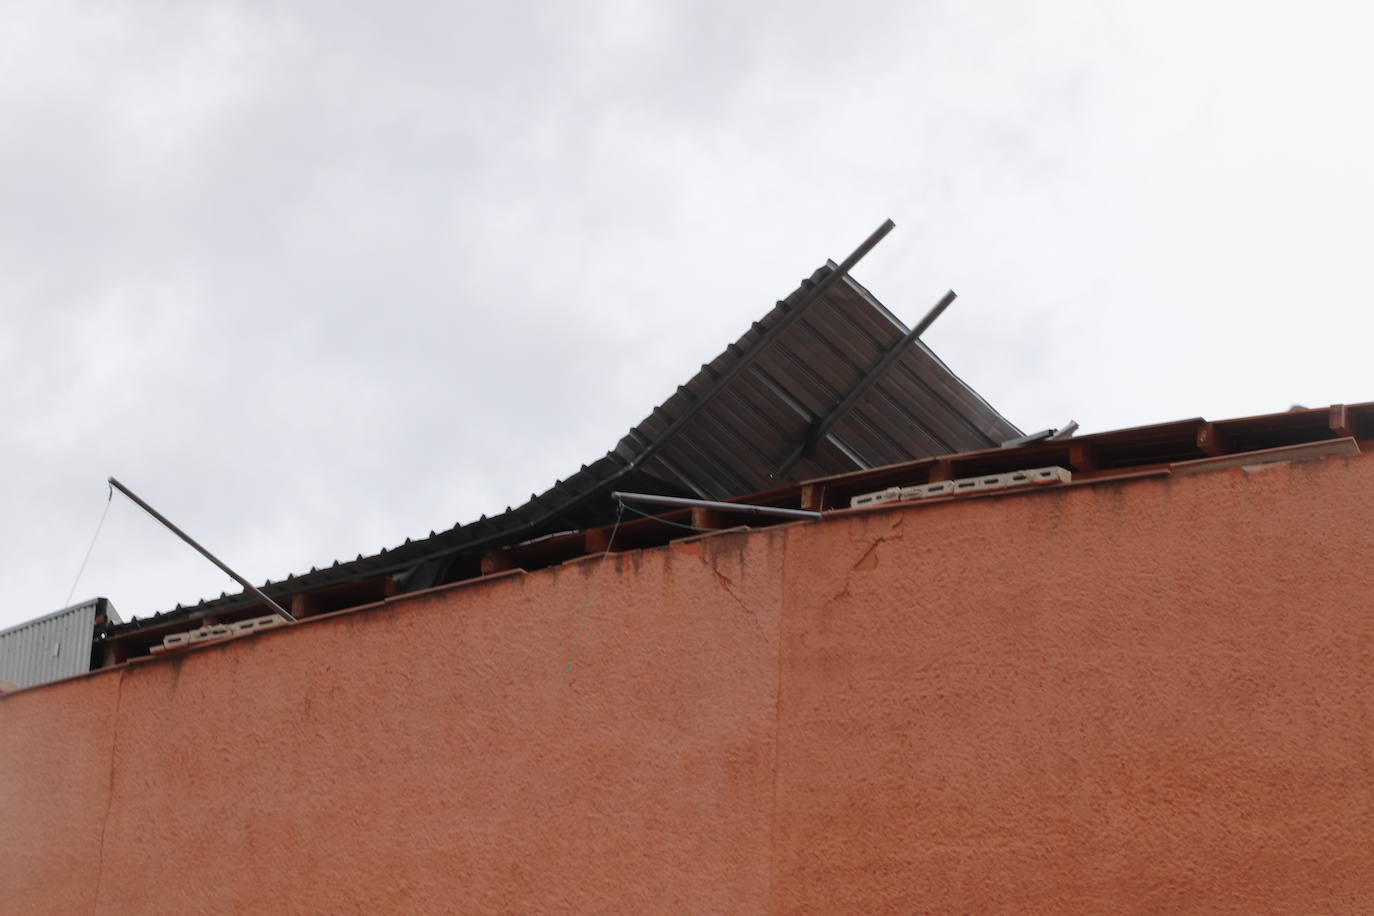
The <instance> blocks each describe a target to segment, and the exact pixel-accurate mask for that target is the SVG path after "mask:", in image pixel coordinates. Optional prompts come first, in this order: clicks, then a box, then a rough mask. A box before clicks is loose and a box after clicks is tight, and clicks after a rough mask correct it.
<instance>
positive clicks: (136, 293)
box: [0, 2, 1374, 626]
mask: <svg viewBox="0 0 1374 916" xmlns="http://www.w3.org/2000/svg"><path fill="white" fill-rule="evenodd" d="M1289 10H1290V8H1289V7H1284V6H1278V5H1274V6H1269V5H1264V4H1253V3H1247V4H1244V5H1240V4H1235V5H1231V4H1219V5H1214V6H1208V7H1205V8H1199V7H1197V6H1196V5H1192V4H1187V5H1185V4H1150V5H1139V4H1125V3H1122V4H1115V5H1108V6H1103V5H1100V4H1019V3H1018V4H1013V3H1005V4H974V5H970V4H956V3H927V4H893V3H888V4H868V5H859V6H854V5H852V4H846V5H843V6H841V5H833V4H831V5H827V4H819V3H817V4H804V5H801V6H798V5H797V4H781V3H758V4H728V3H693V4H687V3H659V4H647V3H634V2H621V3H610V4H605V3H601V4H585V5H577V4H553V3H533V2H530V3H517V4H500V5H495V6H493V5H486V6H480V5H456V4H424V3H411V4H399V5H398V4H392V5H388V6H387V7H385V8H382V7H379V6H376V5H366V4H347V3H345V4H323V3H319V4H313V5H312V4H295V5H291V6H290V7H289V8H281V7H279V6H277V5H267V4H247V3H245V4H233V3H220V4H191V5H187V4H171V3H155V2H147V3H133V2H128V3H105V4H78V3H72V4H61V3H52V2H45V3H41V4H39V3H33V4H28V5H21V6H20V7H18V8H17V9H13V10H11V11H10V12H9V13H8V15H7V27H6V29H5V30H3V31H0V116H3V123H4V124H5V125H6V132H5V133H6V139H5V141H4V142H0V199H3V200H4V201H5V203H6V207H5V218H4V219H3V220H0V316H2V317H3V319H4V333H3V335H0V361H2V362H0V366H3V368H0V404H3V407H4V409H5V410H4V415H5V417H6V419H7V423H6V424H5V427H4V432H3V434H0V435H3V442H0V454H3V455H4V465H3V467H4V470H5V474H4V475H3V477H4V481H5V482H4V484H3V487H4V502H3V506H4V509H5V518H6V523H5V524H4V526H3V528H0V532H3V534H0V549H2V550H3V555H4V563H3V564H0V598H2V599H3V600H0V626H2V625H6V624H9V623H13V622H16V621H18V620H21V619H23V618H25V617H29V616H32V615H35V614H38V613H42V612H44V611H47V610H51V609H53V608H55V607H57V606H58V604H59V603H60V601H61V599H62V598H63V597H64V596H65V594H66V592H67V589H68V587H69V586H70V584H71V577H72V575H73V574H74V573H75V570H76V565H77V563H78V562H79V561H80V558H81V554H82V552H83V551H84V550H85V546H86V540H87V538H88V537H89V536H90V532H91V529H92V527H93V526H94V524H95V521H96V519H97V518H98V516H99V513H100V510H101V508H102V501H103V500H104V498H105V489H104V483H103V481H104V478H105V476H107V475H108V474H111V473H113V474H115V475H117V476H120V477H121V479H124V480H125V482H126V483H128V484H130V485H131V486H133V487H134V488H135V489H137V490H139V491H140V492H142V493H143V495H145V496H146V497H147V498H148V499H149V500H150V501H152V502H153V503H154V504H155V505H158V506H159V507H160V508H162V509H163V510H164V511H165V512H166V513H167V514H169V515H170V516H172V517H173V518H174V519H175V520H177V521H178V522H180V523H181V524H183V526H184V527H186V528H188V529H189V530H191V531H192V532H194V533H195V534H196V535H197V536H199V537H201V538H202V539H203V540H204V541H205V542H206V543H207V544H208V545H210V546H211V547H212V548H213V549H216V550H218V551H220V552H221V553H223V555H224V556H225V557H226V559H228V560H230V562H231V563H233V564H235V565H237V566H240V567H242V569H243V571H244V572H246V573H248V574H249V575H250V576H251V577H253V578H255V579H259V580H261V579H262V578H265V577H268V576H271V577H273V578H276V577H278V576H281V575H284V574H285V573H286V572H288V571H293V570H299V569H302V568H308V567H309V566H310V565H312V564H321V563H326V562H328V561H330V560H332V559H333V558H335V557H340V556H352V555H354V554H356V553H358V552H370V551H372V550H374V549H376V548H377V547H379V546H382V545H383V544H391V543H395V542H397V541H400V540H401V539H403V538H404V537H406V536H415V535H421V534H424V533H426V532H427V531H428V530H430V529H431V528H441V527H447V526H448V525H451V524H453V523H454V522H456V521H461V520H467V519H470V518H473V517H475V516H476V515H477V514H478V513H481V512H491V511H494V510H499V509H501V508H504V506H505V505H507V504H509V503H518V502H520V501H521V500H522V499H523V498H525V496H526V495H527V494H528V493H529V492H530V491H532V490H537V489H542V488H543V487H544V486H547V485H548V484H549V483H551V482H552V480H553V479H554V478H555V477H560V476H564V475H566V474H567V473H568V472H569V471H570V470H571V469H572V468H575V467H576V466H577V465H579V464H581V463H582V462H584V461H588V460H590V459H592V458H593V457H595V456H597V455H599V454H600V453H602V452H603V451H604V450H605V449H607V448H609V447H610V446H611V444H612V443H614V441H615V440H616V439H617V438H618V437H619V436H620V435H621V434H622V433H623V432H624V430H625V429H626V428H627V427H628V426H629V425H631V424H632V423H634V422H636V421H638V420H639V419H640V418H641V417H642V416H643V415H644V414H645V413H646V412H647V411H648V409H649V408H650V407H651V406H652V405H653V404H655V403H657V402H659V401H660V400H662V399H663V398H664V397H666V396H667V394H668V393H670V392H671V391H672V390H673V388H674V387H675V386H676V385H677V384H678V383H680V382H682V381H684V380H685V379H686V378H687V377H689V376H690V375H691V374H692V373H693V372H694V371H695V370H696V368H697V366H698V365H699V364H700V363H701V362H702V361H704V360H706V359H709V358H710V357H712V356H714V355H715V354H716V353H717V352H719V350H720V349H721V348H722V347H723V346H724V344H725V343H726V342H727V341H729V340H733V339H734V338H735V337H736V336H737V335H738V334H739V333H740V332H741V331H742V330H743V329H744V328H745V327H746V326H747V325H748V323H749V322H750V321H751V320H753V319H755V318H757V317H758V316H759V315H761V314H762V313H763V312H764V311H765V310H766V309H767V308H768V307H769V306H770V305H771V303H772V302H773V300H774V299H776V298H778V297H780V296H782V295H784V294H786V293H787V292H788V291H790V290H791V289H792V287H793V286H794V285H795V283H796V281H797V280H798V279H799V278H800V277H802V276H804V275H805V274H807V273H809V272H810V271H811V270H812V269H813V268H814V267H816V266H817V265H818V264H819V262H820V261H821V260H823V259H824V258H825V257H827V256H835V257H840V256H842V255H843V254H845V253H847V252H848V250H849V249H850V248H852V247H853V245H854V244H856V243H857V242H858V241H859V240H860V239H862V238H863V237H864V236H865V235H866V234H867V233H868V232H869V231H870V230H871V229H872V228H873V227H874V226H876V225H877V224H878V223H879V222H880V221H881V220H882V219H883V218H884V217H886V216H892V217H893V218H894V219H896V221H897V223H898V227H899V228H898V231H897V232H896V233H895V234H893V235H892V236H891V237H890V238H889V239H888V240H887V241H885V242H884V243H883V245H882V246H881V247H880V248H879V249H878V250H877V251H876V252H875V253H874V254H873V255H872V256H870V258H869V259H868V260H867V261H865V263H864V265H863V266H862V268H861V269H860V270H859V271H858V276H859V278H860V279H861V280H862V281H863V282H865V283H866V284H867V285H868V286H869V287H870V288H871V289H872V290H873V291H874V292H875V293H876V294H877V295H878V296H879V297H880V298H882V299H883V300H884V301H885V302H886V303H887V304H888V305H889V306H890V307H892V308H893V309H894V310H895V311H897V312H898V313H899V314H900V315H902V316H903V317H905V318H907V319H908V320H910V319H914V318H915V317H917V316H919V315H920V314H921V313H922V312H923V311H924V310H925V308H926V307H928V305H929V304H930V303H932V302H933V301H934V299H935V298H937V297H938V296H939V295H940V293H942V292H943V291H944V289H945V288H947V287H950V286H952V287H954V288H955V289H957V290H958V291H959V292H960V293H961V298H960V301H959V303H958V305H957V306H956V307H955V308H954V309H952V310H951V311H950V312H949V313H947V315H946V316H945V317H943V318H942V319H941V321H940V322H939V324H937V326H936V327H935V328H934V329H932V331H931V332H930V334H929V337H928V339H929V340H930V342H931V344H932V345H933V346H934V347H935V348H936V350H937V351H938V352H940V353H941V355H942V356H943V357H944V358H945V359H946V360H947V361H948V362H949V363H950V365H951V366H952V368H954V370H955V371H956V372H959V373H960V374H961V375H963V376H964V377H965V378H966V379H967V380H968V381H969V382H970V383H971V384H973V385H974V386H975V387H977V388H978V389H979V390H980V391H982V392H983V393H984V394H985V395H986V396H987V397H988V398H989V399H990V400H991V401H992V402H993V403H994V404H996V405H997V406H999V407H1000V408H1001V409H1002V410H1003V411H1004V412H1005V413H1007V414H1008V416H1009V417H1011V419H1013V420H1014V421H1016V422H1018V423H1020V424H1021V425H1022V426H1024V427H1026V428H1040V427H1043V426H1049V425H1058V424H1059V423H1061V422H1062V421H1064V420H1066V419H1067V418H1068V417H1069V416H1074V417H1077V418H1078V419H1079V420H1080V421H1081V422H1082V423H1083V424H1084V427H1085V428H1086V429H1094V428H1098V429H1101V428H1112V427H1118V426H1125V425H1132V424H1136V423H1145V422H1152V421H1160V420H1166V419H1173V418H1177V417H1180V416H1191V415H1195V414H1198V413H1203V414H1207V415H1212V416H1229V415H1239V414H1245V413H1252V412H1267V411H1272V410H1278V409H1282V408H1284V407H1286V406H1287V405H1288V404H1289V403H1291V402H1293V401H1303V402H1307V403H1314V404H1320V403H1329V402H1332V401H1338V400H1352V401H1353V400H1359V399H1364V398H1367V397H1370V396H1371V394H1374V392H1371V391H1370V390H1369V389H1368V387H1367V383H1366V381H1365V379H1364V373H1363V372H1362V371H1361V368H1362V357H1363V353H1362V351H1361V348H1360V344H1361V341H1362V339H1363V338H1364V337H1365V336H1366V335H1367V332H1368V331H1369V324H1370V322H1371V319H1370V317H1369V316H1368V310H1366V309H1362V308H1359V306H1360V305H1361V304H1362V303H1363V300H1364V299H1365V298H1367V297H1368V294H1369V291H1370V289H1371V287H1374V276H1371V266H1370V261H1369V258H1368V257H1367V252H1368V250H1369V247H1370V241H1371V239H1370V235H1371V230H1370V227H1369V221H1368V218H1367V217H1366V215H1365V214H1367V213H1368V212H1370V209H1371V207H1370V204H1371V198H1374V179H1371V177H1370V174H1369V171H1368V169H1367V167H1366V163H1367V162H1368V161H1369V160H1370V159H1371V153H1374V149H1371V147H1372V146H1374V143H1371V134H1370V130H1369V128H1368V126H1367V124H1366V123H1365V122H1366V121H1367V119H1365V118H1364V117H1362V112H1363V108H1364V107H1365V106H1364V100H1365V99H1367V98H1368V96H1369V94H1370V92H1369V90H1370V88H1371V82H1374V64H1371V62H1370V61H1369V59H1368V56H1367V54H1365V52H1364V49H1365V48H1367V46H1368V42H1369V39H1370V31H1371V29H1370V22H1369V18H1368V14H1367V13H1366V12H1365V10H1364V9H1363V7H1362V6H1360V5H1358V4H1354V3H1350V4H1343V5H1342V4H1331V5H1323V6H1321V7H1320V8H1315V9H1304V10H1303V11H1302V14H1301V16H1298V15H1296V14H1295V13H1292V12H1290V11H1289ZM230 587H231V584H230V583H229V582H228V581H227V580H225V579H224V578H223V577H222V576H220V575H219V574H218V573H216V572H215V571H214V570H213V569H211V568H209V567H208V566H207V565H206V564H205V563H204V562H203V561H202V560H200V559H199V558H198V557H195V556H194V555H192V554H190V553H189V551H187V550H186V549H185V548H184V547H182V546H181V545H179V544H177V543H176V542H175V541H173V540H172V539H171V538H170V536H168V535H166V534H165V532H162V531H160V530H159V529H158V528H157V527H156V525H155V523H153V522H151V521H150V520H147V519H145V518H142V517H141V516H140V515H139V513H138V512H137V510H135V509H133V508H132V507H131V506H128V505H127V504H122V503H119V502H116V504H115V505H114V507H113V508H112V510H111V513H110V518H109V520H108V522H107V523H106V528H105V531H104V533H103V534H102V537H101V540H100V542H99V543H98V544H97V546H96V549H95V552H94V554H93V556H92V560H91V565H90V567H89V568H88V569H87V571H86V573H85V576H84V577H83V580H82V585H81V587H80V589H79V590H78V597H81V596H83V595H87V594H95V593H100V594H105V595H108V596H109V597H111V598H112V599H113V600H114V601H115V603H116V605H117V606H118V607H119V608H120V609H121V610H123V611H125V612H126V613H149V612H152V611H154V610H159V609H162V608H163V607H166V606H170V605H171V604H173V603H175V602H177V601H194V600H195V599H197V598H199V597H202V596H205V595H209V594H217V593H218V592H219V591H220V590H222V589H226V588H230Z"/></svg>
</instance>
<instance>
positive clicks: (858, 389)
mask: <svg viewBox="0 0 1374 916" xmlns="http://www.w3.org/2000/svg"><path fill="white" fill-rule="evenodd" d="M957 298H959V297H958V296H957V295H956V294H955V292H954V290H950V291H949V292H947V293H945V294H944V295H943V296H941V297H940V301H939V302H937V303H935V305H934V306H933V307H932V308H931V310H930V311H929V312H926V316H925V317H924V318H922V319H921V320H920V321H918V322H917V323H916V326H915V327H914V328H912V329H911V330H909V331H907V332H906V334H905V335H904V336H903V337H902V339H901V340H899V341H897V342H896V343H894V344H893V345H892V346H891V347H888V348H887V350H885V351H883V353H882V354H881V355H880V356H879V357H878V361H877V362H875V363H874V364H873V365H872V366H871V367H869V369H868V371H867V372H865V373H864V374H863V375H862V376H860V378H859V380H858V381H857V382H856V383H855V384H854V387H852V388H850V389H849V392H848V393H847V394H845V396H844V398H843V400H841V401H840V403H839V404H836V405H835V407H834V408H832V409H831V411H830V412H829V413H827V414H826V415H825V416H824V417H823V418H821V419H820V420H819V421H817V422H816V424H815V426H813V427H812V428H811V431H810V432H809V433H808V434H807V436H806V439H805V441H803V442H802V444H801V445H799V446H797V447H796V448H795V449H793V450H792V451H791V452H789V453H788V455H787V457H786V458H785V459H783V462H782V464H780V465H778V470H777V472H776V474H775V476H777V477H784V476H786V475H787V472H788V471H790V470H792V468H793V467H794V466H796V464H797V462H798V461H801V459H802V456H803V455H808V454H810V453H811V451H812V450H813V449H814V448H815V447H816V446H817V445H819V444H820V442H821V440H822V439H824V438H825V437H826V436H828V435H830V431H831V430H832V429H834V428H835V425H836V424H837V423H839V422H840V421H841V420H843V419H844V416H845V414H847V413H849V411H851V410H853V409H854V405H855V404H857V403H859V399H860V398H862V397H863V396H864V395H865V394H867V393H868V390H869V389H870V388H872V387H873V386H874V385H876V384H877V383H878V380H879V379H881V378H882V377H883V374H884V373H886V372H887V370H888V369H890V368H892V364H893V363H895V362H896V361H897V360H898V359H900V358H901V356H902V353H904V352H905V351H906V348H907V347H909V346H911V344H912V342H913V341H915V340H916V339H917V338H919V337H920V336H921V335H922V334H924V333H925V332H926V331H927V330H928V329H929V328H930V326H931V325H932V324H934V323H935V319H936V318H939V317H940V315H941V314H942V313H943V312H944V310H945V309H947V308H949V306H950V303H952V302H953V301H954V300H955V299H957Z"/></svg>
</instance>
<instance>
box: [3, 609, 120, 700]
mask: <svg viewBox="0 0 1374 916" xmlns="http://www.w3.org/2000/svg"><path fill="white" fill-rule="evenodd" d="M104 608H109V601H107V600H106V599H104V598H92V599H91V600H89V601H83V602H82V603H81V604H74V605H72V606H71V607H68V608H63V609H62V610H60V611H54V612H53V613H51V614H47V615H45V616H43V617H38V618H36V619H34V620H30V621H28V622H26V623H21V624H19V625H18V626H16V627H11V628H10V629H8V630H3V631H0V681H9V682H10V683H13V684H18V685H19V686H20V687H33V686H35V685H37V684H46V683H48V682H49V681H56V680H60V679H61V678H64V677H72V676H74V675H77V674H84V673H85V672H87V671H89V670H90V669H91V642H92V639H93V638H94V633H95V619H96V617H97V615H99V614H100V613H102V609H104ZM104 613H106V614H107V615H108V616H109V617H110V619H111V620H114V621H116V622H117V621H118V619H119V618H118V617H117V616H116V615H115V614H114V611H113V609H108V610H104Z"/></svg>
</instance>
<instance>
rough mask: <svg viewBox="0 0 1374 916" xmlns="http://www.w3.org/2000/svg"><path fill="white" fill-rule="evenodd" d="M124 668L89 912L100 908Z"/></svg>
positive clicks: (117, 691) (112, 724)
mask: <svg viewBox="0 0 1374 916" xmlns="http://www.w3.org/2000/svg"><path fill="white" fill-rule="evenodd" d="M124 675H125V669H124V668H120V669H119V681H118V683H117V684H116V685H115V701H114V715H113V717H112V719H111V722H110V767H109V770H110V779H109V783H108V785H107V787H106V789H105V816H104V817H103V818H102V819H101V821H100V845H99V847H98V849H97V852H96V863H95V894H94V895H93V896H92V898H91V912H92V913H95V912H97V911H98V910H99V909H100V881H101V878H102V877H104V874H105V832H106V830H107V829H108V828H109V826H110V811H111V809H112V808H113V807H114V783H115V750H116V748H117V746H118V744H119V704H120V700H121V699H122V698H123V696H124Z"/></svg>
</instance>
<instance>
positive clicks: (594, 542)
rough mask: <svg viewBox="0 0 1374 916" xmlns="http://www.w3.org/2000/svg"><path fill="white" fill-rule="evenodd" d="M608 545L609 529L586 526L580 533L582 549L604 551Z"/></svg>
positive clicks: (608, 547) (596, 551)
mask: <svg viewBox="0 0 1374 916" xmlns="http://www.w3.org/2000/svg"><path fill="white" fill-rule="evenodd" d="M610 547H611V529H609V528H588V529H587V530H586V531H584V532H583V533H582V549H583V550H584V551H586V552H587V553H589V554H597V553H605V552H606V551H607V550H609V549H610Z"/></svg>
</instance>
